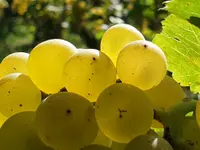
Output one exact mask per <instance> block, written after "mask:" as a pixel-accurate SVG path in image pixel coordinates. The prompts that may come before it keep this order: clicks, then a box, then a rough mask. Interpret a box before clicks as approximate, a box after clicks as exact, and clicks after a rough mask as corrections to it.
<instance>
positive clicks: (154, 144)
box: [125, 134, 173, 150]
mask: <svg viewBox="0 0 200 150" xmlns="http://www.w3.org/2000/svg"><path fill="white" fill-rule="evenodd" d="M125 150H173V148H172V146H171V145H170V144H169V143H168V141H166V140H165V139H163V138H161V137H157V136H152V135H146V134H145V135H139V136H137V137H135V138H134V139H133V140H131V141H130V142H129V143H128V144H127V146H126V148H125Z"/></svg>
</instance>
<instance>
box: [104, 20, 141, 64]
mask: <svg viewBox="0 0 200 150" xmlns="http://www.w3.org/2000/svg"><path fill="white" fill-rule="evenodd" d="M135 40H144V36H143V35H142V34H141V33H140V31H138V30H137V29H136V28H134V27H133V26H131V25H128V24H117V25H114V26H112V27H111V28H109V29H108V30H107V31H106V32H105V33H104V35H103V37H102V40H101V51H102V52H104V53H105V54H106V55H108V56H109V57H110V59H111V60H112V61H113V63H114V65H116V61H117V56H118V54H119V52H120V51H121V49H122V48H123V47H124V46H125V45H126V44H128V43H130V42H132V41H135Z"/></svg>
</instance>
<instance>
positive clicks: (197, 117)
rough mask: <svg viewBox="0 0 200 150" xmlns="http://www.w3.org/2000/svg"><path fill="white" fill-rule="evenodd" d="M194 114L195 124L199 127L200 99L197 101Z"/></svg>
mask: <svg viewBox="0 0 200 150" xmlns="http://www.w3.org/2000/svg"><path fill="white" fill-rule="evenodd" d="M195 114H196V115H195V116H196V120H197V124H198V125H199V127H200V100H198V101H197V104H196V111H195Z"/></svg>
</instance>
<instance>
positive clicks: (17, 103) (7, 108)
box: [0, 73, 41, 117]
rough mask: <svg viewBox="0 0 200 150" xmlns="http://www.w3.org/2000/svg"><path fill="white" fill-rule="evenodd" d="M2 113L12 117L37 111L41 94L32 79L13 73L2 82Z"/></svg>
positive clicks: (0, 108)
mask: <svg viewBox="0 0 200 150" xmlns="http://www.w3.org/2000/svg"><path fill="white" fill-rule="evenodd" d="M0 95H1V101H0V112H1V113H2V114H3V115H4V116H6V117H10V116H12V115H14V114H16V113H19V112H22V111H35V110H36V109H37V107H38V106H39V104H40V103H41V92H40V90H39V89H38V88H37V87H36V86H35V85H34V84H33V82H32V81H31V79H30V78H29V77H28V76H26V75H24V74H21V73H12V74H9V75H7V76H5V77H3V78H2V79H1V80H0Z"/></svg>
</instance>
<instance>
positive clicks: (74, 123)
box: [35, 92, 98, 150]
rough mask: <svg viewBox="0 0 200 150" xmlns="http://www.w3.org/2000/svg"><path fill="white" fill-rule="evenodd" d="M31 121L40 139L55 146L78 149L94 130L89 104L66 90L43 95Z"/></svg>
mask: <svg viewBox="0 0 200 150" xmlns="http://www.w3.org/2000/svg"><path fill="white" fill-rule="evenodd" d="M35 123H36V129H37V131H38V134H39V136H40V138H41V139H42V141H43V142H44V143H45V144H47V145H48V146H50V147H52V148H54V149H59V150H60V149H61V150H64V149H70V150H78V149H79V148H82V147H84V146H86V145H88V144H90V143H92V141H93V140H94V139H95V137H96V136H97V132H98V126H97V123H96V120H95V115H94V107H93V105H92V104H91V103H90V102H89V101H88V100H87V99H85V98H84V97H82V96H79V95H77V94H74V93H70V92H61V93H57V94H53V95H51V96H49V97H47V98H46V99H45V100H44V102H43V103H42V104H41V105H40V106H39V107H38V109H37V111H36V117H35Z"/></svg>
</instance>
